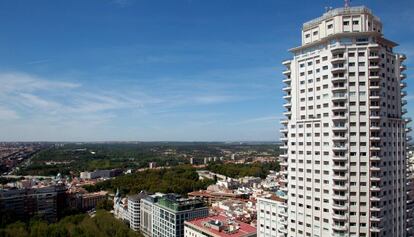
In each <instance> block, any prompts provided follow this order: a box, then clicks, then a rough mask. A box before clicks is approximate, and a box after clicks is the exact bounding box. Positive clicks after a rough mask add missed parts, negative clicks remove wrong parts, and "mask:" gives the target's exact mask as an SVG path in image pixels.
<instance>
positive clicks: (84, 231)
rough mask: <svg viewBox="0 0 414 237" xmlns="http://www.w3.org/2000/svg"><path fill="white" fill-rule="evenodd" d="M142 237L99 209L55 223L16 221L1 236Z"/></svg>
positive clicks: (0, 233) (0, 231)
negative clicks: (92, 215)
mask: <svg viewBox="0 0 414 237" xmlns="http://www.w3.org/2000/svg"><path fill="white" fill-rule="evenodd" d="M44 236H48V237H69V236H70V237H97V236H99V237H113V236H115V237H142V235H140V234H139V233H136V232H134V231H132V230H131V229H129V228H128V226H127V225H125V224H124V223H123V222H121V221H119V220H117V219H115V218H114V217H113V216H112V215H111V214H110V213H109V212H107V211H104V210H98V211H97V212H96V215H95V216H94V217H90V216H89V215H85V214H79V215H73V216H67V217H65V218H63V219H62V220H60V221H59V222H57V223H54V224H48V223H47V222H45V221H42V220H38V219H33V220H31V221H30V222H28V223H23V222H20V221H19V222H15V223H13V224H10V225H7V226H6V227H5V228H3V229H0V237H44Z"/></svg>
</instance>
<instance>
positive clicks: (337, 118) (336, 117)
mask: <svg viewBox="0 0 414 237" xmlns="http://www.w3.org/2000/svg"><path fill="white" fill-rule="evenodd" d="M347 119H348V117H347V116H346V115H334V116H332V120H334V121H335V120H347ZM344 128H345V129H346V127H344Z"/></svg>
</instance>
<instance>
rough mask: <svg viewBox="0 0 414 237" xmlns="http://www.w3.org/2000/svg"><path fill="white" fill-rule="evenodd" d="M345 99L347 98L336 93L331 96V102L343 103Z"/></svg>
mask: <svg viewBox="0 0 414 237" xmlns="http://www.w3.org/2000/svg"><path fill="white" fill-rule="evenodd" d="M347 97H348V96H347V94H345V93H336V94H334V95H333V96H332V101H344V100H346V99H347Z"/></svg>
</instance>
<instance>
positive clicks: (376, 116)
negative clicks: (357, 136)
mask: <svg viewBox="0 0 414 237" xmlns="http://www.w3.org/2000/svg"><path fill="white" fill-rule="evenodd" d="M369 119H371V120H378V119H381V116H380V115H379V114H371V115H369Z"/></svg>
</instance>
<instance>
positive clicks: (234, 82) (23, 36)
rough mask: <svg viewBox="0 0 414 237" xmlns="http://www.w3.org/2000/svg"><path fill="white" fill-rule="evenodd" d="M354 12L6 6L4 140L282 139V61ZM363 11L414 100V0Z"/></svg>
mask: <svg viewBox="0 0 414 237" xmlns="http://www.w3.org/2000/svg"><path fill="white" fill-rule="evenodd" d="M397 2H398V4H396V3H397ZM342 5H343V1H340V0H337V1H327V0H325V1H322V0H319V1H318V0H315V1H308V0H301V1H279V0H260V1H253V0H249V1H248V0H208V1H205V0H164V1H159V0H88V1H80V0H79V1H56V0H50V1H45V0H39V1H20V0H14V1H1V2H0V22H2V24H1V27H0V35H1V37H0V83H1V86H0V124H1V125H0V134H1V135H0V140H4V141H16V140H25V141H27V140H49V141H56V140H59V141H90V140H93V141H101V140H181V141H213V140H215V141H230V140H237V141H240V140H266V141H272V140H273V141H275V140H278V137H279V132H278V130H279V127H280V125H279V119H280V118H281V113H282V110H283V108H282V104H283V100H282V91H281V88H282V86H283V85H282V83H281V80H282V78H283V75H282V70H283V67H282V65H281V61H282V60H283V59H286V58H288V57H290V55H289V53H288V52H287V49H289V48H292V47H295V46H298V45H299V44H300V29H301V25H302V23H303V22H305V21H307V20H310V19H313V18H316V17H318V16H319V15H321V14H322V13H323V12H324V7H325V6H332V7H339V6H342ZM352 5H366V6H369V7H370V8H372V9H373V10H374V12H375V14H376V15H378V16H379V17H380V18H381V19H382V21H383V23H384V33H385V35H386V37H387V38H389V39H391V40H394V41H396V42H399V43H400V45H401V46H399V47H398V48H397V49H396V51H401V52H405V53H406V54H407V56H408V60H407V61H406V64H407V66H408V68H409V70H408V71H407V74H408V76H409V78H408V79H407V82H408V84H409V87H408V89H407V91H408V92H410V90H411V88H412V87H411V83H410V82H411V81H413V79H412V75H413V70H412V69H411V68H414V63H413V62H414V61H413V60H414V44H413V39H414V24H413V22H414V1H412V0H406V1H403V0H400V1H393V3H392V4H391V3H390V1H389V0H375V1H374V0H371V1H356V0H355V1H352ZM407 99H408V100H409V106H408V110H409V115H411V117H413V116H412V115H413V112H412V111H413V110H412V109H411V108H412V107H413V106H414V95H412V94H409V96H408V98H407Z"/></svg>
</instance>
